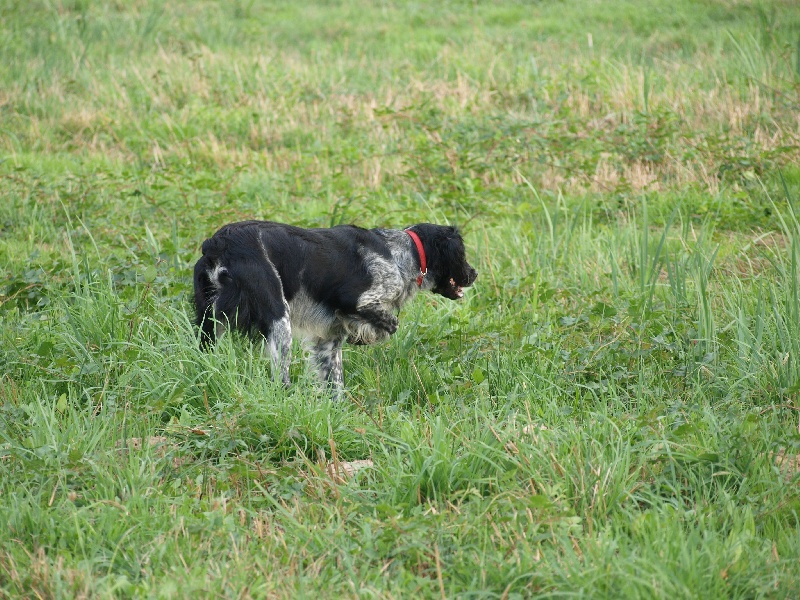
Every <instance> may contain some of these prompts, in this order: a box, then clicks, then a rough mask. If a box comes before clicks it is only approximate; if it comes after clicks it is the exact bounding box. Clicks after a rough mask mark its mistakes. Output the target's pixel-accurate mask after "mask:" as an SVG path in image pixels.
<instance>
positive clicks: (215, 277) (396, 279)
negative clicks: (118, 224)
mask: <svg viewBox="0 0 800 600" xmlns="http://www.w3.org/2000/svg"><path fill="white" fill-rule="evenodd" d="M409 229H413V230H414V231H415V232H416V233H417V234H418V235H419V237H420V239H421V240H422V243H423V247H424V248H425V253H426V255H427V257H428V274H427V276H426V277H425V278H424V279H423V282H422V285H421V286H418V285H417V276H418V275H419V273H420V260H419V256H418V253H417V249H416V247H415V246H414V243H413V242H412V240H411V238H410V237H409V235H408V234H407V233H406V232H405V231H403V230H394V229H371V230H366V229H361V228H359V227H354V226H339V227H334V228H331V229H301V228H298V227H292V226H290V225H282V224H279V223H272V222H269V221H246V222H242V223H232V224H230V225H226V226H225V227H223V228H222V229H220V230H219V231H218V232H217V233H215V234H214V236H212V237H211V238H210V239H208V240H206V242H205V243H204V244H203V257H202V258H201V259H200V260H199V261H198V262H197V264H196V265H195V276H194V287H195V296H194V298H195V309H196V312H197V325H198V326H199V327H200V330H201V344H202V345H203V346H204V347H205V346H208V345H210V344H212V343H213V342H214V340H215V339H216V337H218V336H219V335H220V334H221V332H222V330H224V328H225V327H234V328H236V329H239V330H241V331H244V332H246V333H248V334H250V335H252V336H254V337H256V338H259V337H260V338H261V339H264V340H265V341H266V347H267V349H268V353H269V355H270V357H271V359H272V361H273V363H274V365H275V369H276V374H277V375H278V376H279V378H280V380H281V381H282V382H283V383H284V384H286V385H289V363H290V360H291V340H292V338H293V337H295V338H302V339H303V340H305V342H306V347H307V348H308V349H309V351H310V359H311V363H312V364H313V365H314V367H315V368H316V371H317V373H318V375H319V378H320V380H321V381H322V383H323V384H325V385H327V386H329V387H330V388H331V390H332V393H333V395H334V397H337V398H338V397H341V395H342V392H343V388H344V376H343V369H342V345H343V343H344V342H345V341H347V342H349V343H353V344H375V343H378V342H382V341H385V340H387V339H388V338H389V337H390V336H391V335H392V334H394V333H395V332H396V331H397V329H398V326H399V322H398V319H397V316H396V315H397V312H398V311H399V310H400V308H401V307H402V306H403V304H405V303H406V302H408V301H409V300H410V299H411V298H412V297H413V296H414V295H415V294H416V293H417V291H419V290H427V291H432V292H434V293H438V294H441V295H444V296H446V297H448V298H456V297H457V296H458V293H460V291H461V288H462V287H468V286H470V285H472V283H473V282H474V281H475V278H476V277H477V273H476V272H475V270H474V269H473V268H472V267H471V266H470V265H469V263H467V261H466V260H465V258H464V245H463V242H462V240H461V236H460V234H459V233H458V231H457V230H456V229H455V228H452V227H445V226H439V225H431V224H427V223H422V224H418V225H414V226H412V227H410V228H409ZM455 286H457V288H458V293H456V287H455Z"/></svg>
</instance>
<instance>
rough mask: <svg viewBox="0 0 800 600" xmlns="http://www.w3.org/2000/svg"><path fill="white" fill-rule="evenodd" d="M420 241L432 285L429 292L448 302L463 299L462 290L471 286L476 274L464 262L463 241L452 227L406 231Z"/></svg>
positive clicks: (417, 227) (418, 227) (425, 225)
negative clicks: (446, 299)
mask: <svg viewBox="0 0 800 600" xmlns="http://www.w3.org/2000/svg"><path fill="white" fill-rule="evenodd" d="M409 229H411V230H412V231H414V232H415V233H416V234H417V235H418V236H419V237H420V240H421V241H422V246H423V247H424V249H425V254H426V257H427V262H428V274H427V277H428V278H429V279H430V280H431V281H432V282H433V286H432V287H431V288H430V289H431V291H432V292H433V293H435V294H440V295H441V296H444V297H445V298H450V299H451V300H458V299H459V298H462V297H463V296H464V288H465V287H469V286H471V285H472V284H473V283H474V282H475V279H476V278H477V277H478V272H477V271H476V270H475V269H473V268H472V266H471V265H470V264H469V263H468V262H467V259H466V257H465V252H464V240H463V239H462V238H461V234H460V233H459V231H458V229H456V228H455V227H448V226H444V225H431V224H430V223H421V224H419V225H414V226H413V227H409Z"/></svg>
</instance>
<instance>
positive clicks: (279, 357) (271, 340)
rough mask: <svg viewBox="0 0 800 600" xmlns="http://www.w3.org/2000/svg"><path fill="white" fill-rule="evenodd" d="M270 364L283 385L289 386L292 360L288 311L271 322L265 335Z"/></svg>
mask: <svg viewBox="0 0 800 600" xmlns="http://www.w3.org/2000/svg"><path fill="white" fill-rule="evenodd" d="M266 339H267V348H268V349H269V354H270V357H271V358H272V365H273V367H274V369H275V372H276V374H277V375H278V376H279V377H280V379H281V381H282V382H283V385H285V386H286V387H289V383H290V382H289V364H290V363H291V361H292V326H291V324H290V322H289V315H288V313H287V314H285V315H284V316H283V317H281V318H280V319H278V320H277V321H275V322H274V323H273V324H272V331H270V333H269V335H268V336H267V338H266Z"/></svg>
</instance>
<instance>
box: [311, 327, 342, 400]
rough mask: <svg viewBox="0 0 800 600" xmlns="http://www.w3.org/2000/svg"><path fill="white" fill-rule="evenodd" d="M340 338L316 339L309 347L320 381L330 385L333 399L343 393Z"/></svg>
mask: <svg viewBox="0 0 800 600" xmlns="http://www.w3.org/2000/svg"><path fill="white" fill-rule="evenodd" d="M342 341H343V340H342V339H334V340H317V341H316V342H315V343H314V345H313V346H312V348H311V359H312V361H313V362H314V365H315V366H316V368H317V373H318V374H319V378H320V380H321V381H322V383H324V384H326V385H327V386H330V388H331V395H332V396H333V399H334V400H340V399H341V398H342V395H343V393H344V372H343V370H342Z"/></svg>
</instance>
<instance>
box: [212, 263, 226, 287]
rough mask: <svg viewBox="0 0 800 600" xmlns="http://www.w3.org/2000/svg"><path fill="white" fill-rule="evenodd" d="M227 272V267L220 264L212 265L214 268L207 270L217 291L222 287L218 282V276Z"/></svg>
mask: <svg viewBox="0 0 800 600" xmlns="http://www.w3.org/2000/svg"><path fill="white" fill-rule="evenodd" d="M227 272H228V269H226V268H225V267H224V266H223V265H220V264H217V265H214V268H213V269H211V270H210V271H208V278H209V280H210V281H211V284H212V285H213V286H214V287H215V288H216V290H217V291H218V292H219V291H220V290H221V289H222V284H221V283H220V282H219V278H220V277H221V276H222V275H225V274H226V273H227Z"/></svg>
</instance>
